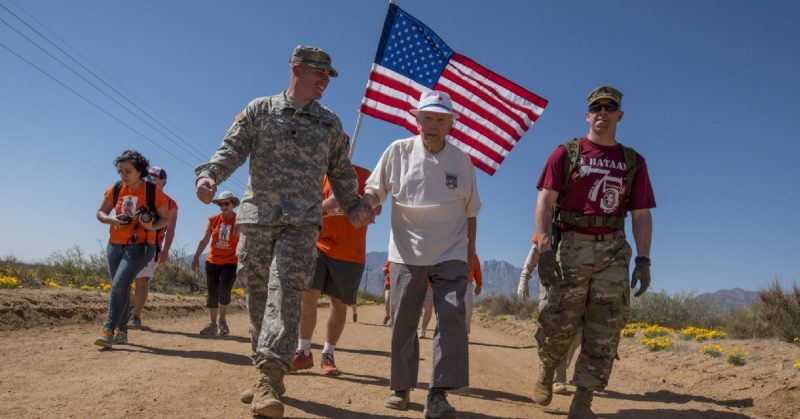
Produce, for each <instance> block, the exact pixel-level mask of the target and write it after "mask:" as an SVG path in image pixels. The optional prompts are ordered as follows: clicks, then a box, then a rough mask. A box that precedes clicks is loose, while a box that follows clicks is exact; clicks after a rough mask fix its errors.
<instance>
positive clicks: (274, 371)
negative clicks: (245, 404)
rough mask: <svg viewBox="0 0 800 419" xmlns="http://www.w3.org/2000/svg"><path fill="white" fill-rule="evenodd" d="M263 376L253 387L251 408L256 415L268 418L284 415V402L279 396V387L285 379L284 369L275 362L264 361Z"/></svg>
mask: <svg viewBox="0 0 800 419" xmlns="http://www.w3.org/2000/svg"><path fill="white" fill-rule="evenodd" d="M260 369H261V377H260V378H259V379H258V382H257V383H256V386H255V388H254V389H253V390H254V391H253V393H254V394H253V401H252V403H251V404H250V410H251V411H252V412H253V414H254V415H261V416H264V417H268V418H282V417H283V403H281V400H280V399H279V398H278V389H279V387H280V385H281V382H282V381H283V370H282V369H281V368H280V367H279V366H278V365H277V364H275V363H264V364H263V365H262V366H261V367H260Z"/></svg>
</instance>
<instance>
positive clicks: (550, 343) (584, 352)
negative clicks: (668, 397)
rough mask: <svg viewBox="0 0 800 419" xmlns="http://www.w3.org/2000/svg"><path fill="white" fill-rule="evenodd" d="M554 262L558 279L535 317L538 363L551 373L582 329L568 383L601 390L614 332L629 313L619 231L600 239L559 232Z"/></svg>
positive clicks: (625, 256)
mask: <svg viewBox="0 0 800 419" xmlns="http://www.w3.org/2000/svg"><path fill="white" fill-rule="evenodd" d="M557 258H558V263H559V267H560V269H561V274H562V275H561V278H562V279H561V282H559V283H557V284H552V285H551V286H550V289H549V293H548V296H547V302H546V303H545V305H544V307H542V310H541V311H540V313H539V330H537V334H536V336H537V341H538V343H539V358H540V359H541V361H542V363H543V364H544V365H545V367H546V368H552V369H555V368H556V366H557V365H558V364H559V363H561V362H562V361H563V360H564V358H565V356H566V354H567V351H568V350H569V346H570V343H571V342H572V339H573V337H574V336H575V334H576V333H577V331H578V330H579V329H580V328H581V326H582V327H583V339H582V343H581V352H580V355H579V356H578V361H577V363H576V364H575V375H574V377H573V380H572V383H573V384H575V385H576V386H579V387H585V388H587V389H590V390H602V389H603V388H605V386H606V385H607V384H608V378H609V377H610V375H611V369H612V367H613V365H614V359H615V357H616V356H617V347H618V345H619V339H620V331H621V330H622V327H623V326H625V323H627V321H628V317H629V314H630V306H629V300H630V288H629V287H628V265H629V262H630V258H631V247H630V245H628V242H627V241H626V240H625V235H624V233H623V232H618V233H616V234H606V235H605V236H603V237H596V236H594V235H586V234H578V233H573V232H564V234H563V238H562V240H561V242H560V243H559V246H558V254H557Z"/></svg>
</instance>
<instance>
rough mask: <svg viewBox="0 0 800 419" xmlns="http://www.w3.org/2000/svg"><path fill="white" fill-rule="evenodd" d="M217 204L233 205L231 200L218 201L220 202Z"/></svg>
mask: <svg viewBox="0 0 800 419" xmlns="http://www.w3.org/2000/svg"><path fill="white" fill-rule="evenodd" d="M217 205H219V206H221V207H227V206H228V205H233V202H231V201H220V203H219V204H217Z"/></svg>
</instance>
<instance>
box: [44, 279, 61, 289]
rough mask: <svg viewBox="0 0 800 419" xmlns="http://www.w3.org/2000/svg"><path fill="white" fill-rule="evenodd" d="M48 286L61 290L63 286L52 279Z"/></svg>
mask: <svg viewBox="0 0 800 419" xmlns="http://www.w3.org/2000/svg"><path fill="white" fill-rule="evenodd" d="M47 286H48V287H50V288H61V284H59V283H58V282H56V281H53V280H52V279H51V280H49V281H47Z"/></svg>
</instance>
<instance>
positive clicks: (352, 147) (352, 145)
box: [347, 111, 364, 160]
mask: <svg viewBox="0 0 800 419" xmlns="http://www.w3.org/2000/svg"><path fill="white" fill-rule="evenodd" d="M363 117H364V114H363V113H361V111H358V119H357V120H356V128H355V129H354V130H353V139H352V140H351V141H350V152H349V153H348V155H347V158H349V159H350V160H353V153H355V151H356V141H358V131H360V130H361V119H362V118H363Z"/></svg>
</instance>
